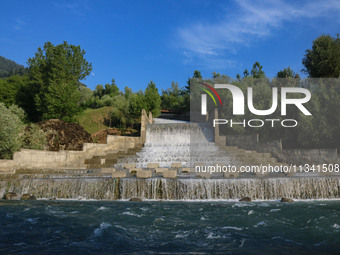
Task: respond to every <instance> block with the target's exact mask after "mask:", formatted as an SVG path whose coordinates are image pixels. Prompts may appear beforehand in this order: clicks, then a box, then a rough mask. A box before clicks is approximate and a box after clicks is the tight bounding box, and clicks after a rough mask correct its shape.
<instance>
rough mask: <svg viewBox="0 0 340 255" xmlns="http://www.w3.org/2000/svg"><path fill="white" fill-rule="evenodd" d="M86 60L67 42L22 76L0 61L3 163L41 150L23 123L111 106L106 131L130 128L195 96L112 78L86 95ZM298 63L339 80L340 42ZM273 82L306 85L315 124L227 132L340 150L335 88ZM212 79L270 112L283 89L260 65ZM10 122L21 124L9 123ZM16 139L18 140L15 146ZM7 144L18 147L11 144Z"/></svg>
mask: <svg viewBox="0 0 340 255" xmlns="http://www.w3.org/2000/svg"><path fill="white" fill-rule="evenodd" d="M85 53H86V52H85V51H84V50H83V49H81V48H80V46H75V45H71V44H68V43H67V42H63V43H62V44H59V45H53V44H52V43H50V42H47V43H45V44H44V46H43V47H42V48H38V50H37V52H36V53H35V55H34V56H33V57H32V58H30V59H28V61H27V64H28V67H27V69H25V68H24V69H23V67H22V66H19V65H17V64H15V63H14V62H12V61H8V60H6V59H4V58H0V71H1V70H2V71H3V73H2V77H4V78H1V79H0V103H1V105H0V158H4V157H6V158H8V157H9V156H8V155H11V153H12V152H13V151H15V150H17V149H18V148H22V147H25V148H38V147H39V146H40V147H41V145H39V144H38V145H37V144H36V143H35V141H36V140H41V141H43V139H42V138H40V135H39V134H40V131H39V130H38V128H36V127H34V126H33V128H27V127H24V128H23V126H22V124H29V123H32V122H33V123H34V122H38V121H41V120H47V119H62V120H65V121H75V116H77V114H79V113H80V112H81V111H83V110H84V109H86V108H100V107H102V106H111V107H112V111H111V113H110V116H109V120H110V121H109V122H110V123H111V126H113V127H123V128H126V127H133V125H134V124H136V123H138V122H139V118H140V113H141V109H143V108H144V109H146V110H147V111H151V112H152V113H153V115H154V116H155V117H157V116H159V114H160V111H161V109H165V110H174V111H181V112H185V111H189V109H190V97H192V93H194V92H193V91H191V90H190V86H189V81H188V82H187V85H186V86H185V87H183V88H182V87H180V86H179V85H178V83H177V82H172V83H171V85H170V88H168V89H165V90H162V91H161V95H160V93H159V91H158V89H157V87H156V84H155V83H154V82H152V81H150V82H149V83H148V84H147V85H146V84H145V86H146V88H145V89H144V90H140V91H137V92H133V91H132V90H131V89H130V88H128V87H125V89H124V91H120V90H119V88H118V87H117V85H116V83H115V81H114V79H113V80H112V81H111V83H108V84H105V85H104V86H103V85H98V86H97V87H96V88H95V90H91V89H89V88H87V87H86V86H85V85H84V84H83V83H82V80H84V79H85V78H86V76H88V75H89V74H90V73H91V71H92V64H91V63H89V62H88V61H87V60H86V58H85ZM1 63H2V65H1ZM4 63H5V64H4ZM13 63H14V64H13ZM302 63H303V65H304V66H305V69H304V70H303V71H304V72H305V73H306V74H308V76H309V77H311V78H321V77H323V78H339V77H340V38H339V36H337V37H332V36H330V35H322V36H320V37H318V38H317V39H316V40H314V42H313V47H312V48H311V49H308V50H306V53H305V56H304V58H303V60H302ZM12 74H14V75H12ZM7 76H9V77H7ZM192 78H196V79H202V76H201V73H200V72H199V71H195V72H194V74H193V76H192ZM259 78H261V79H259ZM276 78H288V80H289V81H290V82H288V84H285V85H287V86H306V87H307V88H308V89H310V90H311V91H312V95H313V96H312V100H311V101H310V102H309V103H308V108H309V109H310V111H311V112H312V114H313V115H312V117H309V116H306V117H304V116H301V115H299V113H298V111H297V110H296V109H294V111H291V112H289V113H288V115H287V116H294V118H296V119H297V120H298V121H299V127H298V128H297V129H294V130H293V129H290V130H289V129H281V128H275V129H268V128H261V129H258V130H257V129H252V130H247V129H233V130H229V131H230V132H238V133H242V132H258V133H260V134H261V135H262V138H263V139H269V138H284V139H285V140H286V141H294V142H295V143H296V144H297V145H298V146H300V147H304V148H307V147H325V148H326V147H334V146H336V147H338V148H339V147H340V146H339V144H340V137H339V134H340V130H339V127H340V119H339V118H340V113H339V109H340V105H339V102H340V98H339V94H340V93H339V88H340V86H339V85H338V84H337V83H336V82H333V83H329V82H324V81H317V82H311V83H304V82H302V81H301V80H300V79H299V75H298V74H297V73H295V72H294V71H293V70H291V69H290V68H289V67H288V68H285V69H283V70H281V71H279V72H278V73H277V75H276ZM212 79H213V80H214V81H215V82H216V81H219V80H223V81H227V82H232V83H233V84H235V85H237V86H239V87H240V88H241V89H243V90H244V89H245V88H246V87H249V86H251V87H254V102H256V104H255V107H256V108H257V109H268V107H270V103H271V101H270V100H271V88H272V87H273V86H278V87H280V86H281V85H280V83H279V82H278V80H277V79H274V80H269V79H268V78H266V75H265V72H264V70H263V67H262V66H261V64H260V63H259V62H255V63H254V65H253V66H252V68H251V69H250V71H248V70H247V69H245V70H244V72H243V74H242V75H240V74H238V75H237V76H236V79H231V78H230V77H228V76H227V75H225V74H219V73H216V72H214V73H212ZM207 82H209V81H207ZM225 97H226V98H227V103H226V104H225V107H231V103H232V100H231V95H228V94H226V95H225ZM12 105H14V106H12ZM18 109H19V110H18ZM22 109H23V111H22ZM230 109H231V108H226V109H225V111H223V112H225V113H230V112H231V111H230ZM247 114H249V113H247ZM14 115H15V116H17V117H14ZM224 117H225V118H228V117H230V116H227V115H226V116H224ZM247 117H253V116H251V115H247ZM278 118H279V117H278ZM11 119H13V120H14V119H16V120H20V121H14V122H11ZM9 123H12V124H13V125H12V124H11V125H9ZM12 131H13V132H14V133H13V132H12ZM229 131H228V132H229ZM13 137H14V138H15V137H20V139H19V140H16V139H14V138H13ZM23 137H25V139H23ZM36 137H38V139H36ZM8 141H14V142H15V141H16V142H15V144H9V143H8ZM287 143H288V142H287ZM40 147H39V148H40Z"/></svg>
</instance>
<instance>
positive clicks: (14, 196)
mask: <svg viewBox="0 0 340 255" xmlns="http://www.w3.org/2000/svg"><path fill="white" fill-rule="evenodd" d="M17 198H18V195H17V194H16V193H14V192H7V193H6V194H5V199H6V200H13V199H17Z"/></svg>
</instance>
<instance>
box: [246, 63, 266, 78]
mask: <svg viewBox="0 0 340 255" xmlns="http://www.w3.org/2000/svg"><path fill="white" fill-rule="evenodd" d="M262 68H263V67H262V66H261V64H260V63H259V62H257V61H256V62H255V63H254V64H253V68H252V69H251V72H250V74H251V75H252V76H253V78H265V77H266V75H265V73H264V71H263V70H262Z"/></svg>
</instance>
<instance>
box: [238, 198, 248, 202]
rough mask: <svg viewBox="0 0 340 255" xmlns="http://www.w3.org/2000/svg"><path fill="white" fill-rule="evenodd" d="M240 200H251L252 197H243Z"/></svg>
mask: <svg viewBox="0 0 340 255" xmlns="http://www.w3.org/2000/svg"><path fill="white" fill-rule="evenodd" d="M239 201H240V202H251V198H250V197H242V198H241V199H240V200H239Z"/></svg>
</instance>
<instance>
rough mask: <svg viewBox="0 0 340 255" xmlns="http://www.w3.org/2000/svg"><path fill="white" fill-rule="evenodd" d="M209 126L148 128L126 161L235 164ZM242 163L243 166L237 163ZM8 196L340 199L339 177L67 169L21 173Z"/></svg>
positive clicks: (5, 185) (2, 183)
mask: <svg viewBox="0 0 340 255" xmlns="http://www.w3.org/2000/svg"><path fill="white" fill-rule="evenodd" d="M208 131H209V128H206V127H205V126H203V125H199V124H192V123H172V124H171V123H170V124H169V123H168V124H153V125H148V126H147V136H146V143H145V146H144V148H143V149H142V151H141V152H140V153H138V154H136V155H135V156H133V157H129V158H126V159H123V160H121V161H120V162H119V163H117V164H116V165H115V168H117V169H119V168H122V165H123V163H127V162H129V163H136V164H137V167H147V164H148V163H159V164H160V166H161V167H170V166H171V163H173V162H179V163H182V165H183V166H193V164H195V163H197V162H204V163H210V164H214V163H220V164H223V163H224V164H234V163H235V161H234V160H233V158H231V157H230V155H228V154H227V152H225V151H221V150H219V148H218V147H217V146H215V145H214V143H213V142H212V141H213V134H212V133H210V132H208ZM236 163H237V162H236ZM6 192H15V193H17V194H24V193H31V194H34V195H35V196H36V197H37V198H62V199H79V198H84V199H103V200H115V199H129V198H131V197H139V198H142V199H155V200H158V199H162V200H197V199H239V198H241V197H245V196H248V197H251V198H252V199H279V198H281V197H291V198H295V199H333V198H340V177H339V176H327V177H326V176H294V177H285V178H231V179H228V178H212V179H200V178H181V177H179V178H175V179H167V178H160V177H157V178H148V179H139V178H135V177H130V178H121V179H112V178H110V177H105V175H102V174H101V173H100V170H99V169H98V171H97V172H96V170H92V173H88V172H87V173H86V174H84V173H82V172H78V171H74V170H64V172H62V173H59V172H58V173H37V174H29V173H20V172H18V173H16V174H15V176H9V177H8V178H3V179H2V180H0V197H3V195H4V194H5V193H6Z"/></svg>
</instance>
